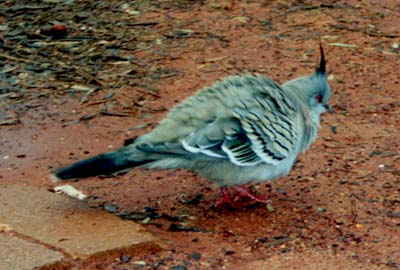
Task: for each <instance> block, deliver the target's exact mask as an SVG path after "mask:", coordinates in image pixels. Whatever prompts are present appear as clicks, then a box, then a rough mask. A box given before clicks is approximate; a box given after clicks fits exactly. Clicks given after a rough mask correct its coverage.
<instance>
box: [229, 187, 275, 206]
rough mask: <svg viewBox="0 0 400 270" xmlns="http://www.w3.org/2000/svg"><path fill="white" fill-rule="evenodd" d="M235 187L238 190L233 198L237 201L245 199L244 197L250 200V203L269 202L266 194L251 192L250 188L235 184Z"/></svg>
mask: <svg viewBox="0 0 400 270" xmlns="http://www.w3.org/2000/svg"><path fill="white" fill-rule="evenodd" d="M234 189H235V190H236V192H237V194H236V196H235V198H234V199H233V200H234V201H235V202H239V201H243V199H244V201H248V202H249V203H250V204H255V203H262V204H267V203H268V202H269V200H268V199H267V196H266V195H264V194H254V193H251V192H250V191H249V190H248V189H246V188H245V187H242V186H234Z"/></svg>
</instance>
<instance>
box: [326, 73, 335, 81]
mask: <svg viewBox="0 0 400 270" xmlns="http://www.w3.org/2000/svg"><path fill="white" fill-rule="evenodd" d="M327 79H328V81H333V80H334V79H335V76H334V75H333V74H331V75H329V76H328V78H327Z"/></svg>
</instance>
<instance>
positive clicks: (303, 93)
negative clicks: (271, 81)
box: [282, 44, 333, 121]
mask: <svg viewBox="0 0 400 270" xmlns="http://www.w3.org/2000/svg"><path fill="white" fill-rule="evenodd" d="M320 52H321V60H320V64H319V67H317V69H316V71H315V72H314V73H313V74H311V75H308V76H303V77H299V78H296V79H293V80H290V81H287V82H286V83H284V84H283V85H282V87H283V88H284V89H286V90H287V91H289V92H291V93H293V95H295V96H296V98H299V99H302V100H303V103H304V104H305V105H306V106H308V108H309V110H310V114H311V117H312V118H313V120H314V121H319V116H320V114H321V113H323V112H326V111H328V112H330V113H332V112H333V110H332V107H331V106H330V105H329V104H328V99H329V97H330V95H331V90H330V87H329V85H328V81H327V79H326V74H325V71H326V69H325V67H326V62H325V56H324V50H323V48H322V45H321V44H320Z"/></svg>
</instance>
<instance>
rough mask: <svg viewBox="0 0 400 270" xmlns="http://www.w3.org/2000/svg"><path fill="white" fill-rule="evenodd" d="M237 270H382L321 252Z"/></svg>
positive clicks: (288, 256)
mask: <svg viewBox="0 0 400 270" xmlns="http://www.w3.org/2000/svg"><path fill="white" fill-rule="evenodd" d="M227 269H238V270H247V269H252V270H282V269H288V270H354V269H357V270H383V269H387V268H385V267H383V266H378V265H374V264H372V263H366V262H360V261H357V260H356V259H354V258H351V257H350V256H348V255H346V254H344V253H340V254H330V253H328V252H323V251H307V252H290V253H282V254H278V255H274V256H271V257H268V258H266V259H265V260H259V261H254V262H251V263H248V264H244V265H239V266H238V265H234V268H229V266H228V267H227Z"/></svg>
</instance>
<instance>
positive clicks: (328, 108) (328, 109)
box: [324, 103, 334, 113]
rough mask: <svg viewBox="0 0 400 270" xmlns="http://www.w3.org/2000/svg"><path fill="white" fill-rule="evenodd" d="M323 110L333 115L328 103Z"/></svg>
mask: <svg viewBox="0 0 400 270" xmlns="http://www.w3.org/2000/svg"><path fill="white" fill-rule="evenodd" d="M324 108H325V110H326V111H327V112H328V113H334V110H333V108H332V107H331V105H329V104H328V103H327V104H325V105H324Z"/></svg>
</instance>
